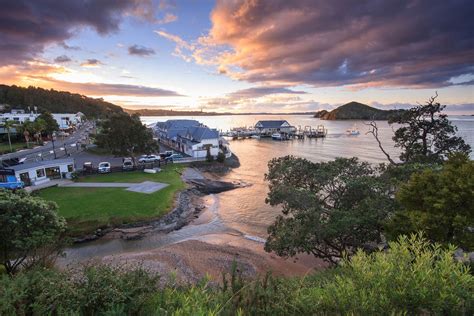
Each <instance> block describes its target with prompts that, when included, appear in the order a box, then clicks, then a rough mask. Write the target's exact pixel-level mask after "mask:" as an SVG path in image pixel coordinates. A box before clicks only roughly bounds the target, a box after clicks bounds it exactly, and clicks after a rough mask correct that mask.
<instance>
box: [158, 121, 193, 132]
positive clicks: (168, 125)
mask: <svg viewBox="0 0 474 316" xmlns="http://www.w3.org/2000/svg"><path fill="white" fill-rule="evenodd" d="M199 125H201V123H199V122H198V121H196V120H186V119H181V120H167V121H166V122H157V123H156V126H157V127H158V128H160V129H165V130H169V129H172V128H188V127H192V126H199Z"/></svg>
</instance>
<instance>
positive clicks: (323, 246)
mask: <svg viewBox="0 0 474 316" xmlns="http://www.w3.org/2000/svg"><path fill="white" fill-rule="evenodd" d="M268 169H269V171H268V174H266V175H265V178H266V180H268V181H269V182H270V185H269V187H270V192H269V193H268V197H267V199H266V202H267V203H269V204H270V205H281V206H282V208H283V209H282V212H283V215H279V216H278V217H277V218H276V220H275V222H274V223H273V224H272V225H271V226H270V227H269V228H268V233H269V237H268V239H267V242H266V244H265V250H267V251H275V252H276V253H277V254H278V255H280V256H293V255H295V254H296V253H298V252H306V253H311V254H313V255H315V256H316V257H320V258H323V259H324V260H326V261H329V262H331V263H336V262H337V261H338V260H339V259H340V258H342V257H343V256H344V254H345V253H347V254H352V253H354V252H355V251H356V249H357V248H359V247H366V246H368V244H369V243H377V242H380V240H381V230H382V227H383V223H384V220H385V219H386V217H387V214H388V213H390V212H391V211H392V210H393V208H394V203H393V199H392V198H391V197H390V193H389V192H390V190H389V183H387V182H386V181H383V179H381V178H380V177H378V175H377V174H378V172H377V169H375V168H373V167H371V166H370V165H369V164H368V163H365V162H360V161H358V160H357V158H351V159H345V158H337V159H336V160H334V161H330V162H323V163H313V162H310V161H308V160H306V159H302V158H295V157H292V156H287V157H281V158H275V159H273V160H271V161H270V162H269V164H268Z"/></svg>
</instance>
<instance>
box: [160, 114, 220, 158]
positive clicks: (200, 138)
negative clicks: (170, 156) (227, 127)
mask: <svg viewBox="0 0 474 316" xmlns="http://www.w3.org/2000/svg"><path fill="white" fill-rule="evenodd" d="M155 133H156V135H157V136H158V139H159V140H160V142H162V143H164V144H166V145H168V146H170V147H171V148H173V149H175V150H177V151H180V152H182V153H185V154H186V155H189V156H191V157H194V158H204V157H206V155H207V151H208V150H209V152H210V154H211V155H212V156H214V157H216V156H217V154H218V153H219V150H220V148H219V132H218V131H217V130H216V129H211V128H209V127H207V126H205V125H203V124H201V123H199V122H198V121H195V120H168V121H166V122H158V123H156V125H155Z"/></svg>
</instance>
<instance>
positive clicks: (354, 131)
mask: <svg viewBox="0 0 474 316" xmlns="http://www.w3.org/2000/svg"><path fill="white" fill-rule="evenodd" d="M346 134H347V135H349V136H352V135H359V134H360V132H359V129H357V126H356V125H354V126H352V127H351V128H349V129H347V130H346Z"/></svg>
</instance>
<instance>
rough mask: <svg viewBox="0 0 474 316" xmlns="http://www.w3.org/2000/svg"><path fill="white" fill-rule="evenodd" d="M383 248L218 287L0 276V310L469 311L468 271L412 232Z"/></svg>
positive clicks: (51, 274)
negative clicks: (310, 269) (292, 273)
mask: <svg viewBox="0 0 474 316" xmlns="http://www.w3.org/2000/svg"><path fill="white" fill-rule="evenodd" d="M390 247H391V248H390V250H389V251H385V252H384V251H380V252H376V253H372V254H366V253H364V252H362V251H359V252H358V253H357V254H356V255H354V256H353V257H352V259H351V260H348V259H347V260H345V261H344V264H343V265H342V266H339V267H336V268H332V269H327V270H325V271H322V272H319V273H316V274H313V275H308V276H306V277H304V278H276V277H272V276H271V275H270V274H267V275H266V276H264V277H261V278H255V279H253V280H245V279H243V278H242V276H241V274H240V273H239V272H238V270H237V269H236V266H234V269H233V271H232V273H231V274H230V277H229V275H226V276H225V277H224V279H223V282H222V286H210V283H208V282H207V280H203V281H202V282H200V283H198V284H197V285H182V286H178V285H175V284H171V285H170V284H168V285H165V286H163V287H159V286H158V277H156V276H151V275H149V274H148V273H146V272H145V271H143V270H142V269H137V270H135V271H129V272H125V271H123V270H121V269H114V268H109V267H88V268H86V269H85V270H84V271H83V272H82V273H80V274H78V275H76V276H75V277H70V276H68V275H67V274H66V273H60V272H56V271H53V270H45V269H43V270H33V271H29V272H22V273H19V274H17V275H15V276H14V277H13V278H10V277H8V276H7V275H4V276H0V315H25V314H26V315H31V314H32V315H48V314H53V315H62V314H68V315H69V314H79V315H321V314H324V315H334V314H337V315H346V314H348V315H387V314H394V315H398V314H424V315H432V314H435V315H445V314H446V315H447V314H459V315H472V314H473V312H474V294H473V293H474V276H473V275H471V274H470V273H469V267H468V266H466V265H463V264H462V263H460V262H457V261H455V260H454V259H453V254H454V247H450V248H449V249H443V248H441V247H440V245H438V244H435V245H433V244H430V243H429V242H428V241H426V240H425V239H423V238H421V237H420V236H419V235H412V236H411V237H409V238H408V237H400V238H399V240H398V241H397V242H392V243H390Z"/></svg>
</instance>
